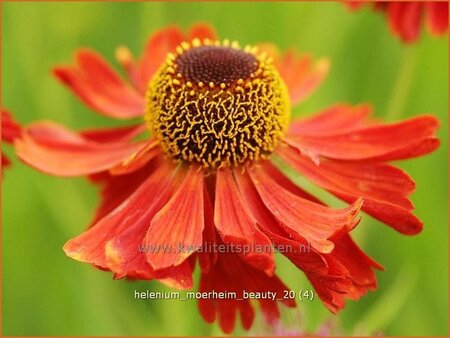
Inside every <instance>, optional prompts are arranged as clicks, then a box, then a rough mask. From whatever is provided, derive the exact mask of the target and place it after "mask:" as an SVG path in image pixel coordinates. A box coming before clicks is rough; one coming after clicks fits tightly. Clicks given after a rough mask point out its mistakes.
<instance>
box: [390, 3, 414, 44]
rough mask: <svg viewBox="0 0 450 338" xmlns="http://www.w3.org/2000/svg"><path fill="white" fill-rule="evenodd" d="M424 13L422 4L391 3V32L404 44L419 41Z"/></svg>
mask: <svg viewBox="0 0 450 338" xmlns="http://www.w3.org/2000/svg"><path fill="white" fill-rule="evenodd" d="M422 12H423V6H422V3H420V2H390V3H389V4H388V9H387V15H388V18H389V25H390V27H391V30H392V31H393V32H394V34H396V35H398V36H400V38H401V39H402V40H403V41H404V42H413V41H415V40H417V38H418V37H419V33H420V28H421V27H420V22H421V19H422V14H423V13H422Z"/></svg>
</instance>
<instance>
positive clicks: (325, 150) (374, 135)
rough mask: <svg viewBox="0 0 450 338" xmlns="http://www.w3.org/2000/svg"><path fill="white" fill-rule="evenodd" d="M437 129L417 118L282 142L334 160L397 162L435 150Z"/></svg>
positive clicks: (433, 122)
mask: <svg viewBox="0 0 450 338" xmlns="http://www.w3.org/2000/svg"><path fill="white" fill-rule="evenodd" d="M438 125H439V123H438V120H437V119H436V118H435V117H433V116H420V117H415V118H411V119H409V120H406V121H403V122H398V123H392V124H386V125H375V126H370V127H364V128H359V129H352V130H348V131H343V132H341V131H339V130H337V131H335V132H334V133H332V134H331V133H330V134H325V135H302V134H297V135H296V136H295V137H287V138H286V142H287V143H289V144H290V145H292V146H294V147H295V148H297V149H299V150H300V151H304V150H306V151H307V152H308V153H312V154H316V155H319V156H323V157H327V158H332V159H338V160H352V161H364V162H381V161H392V160H401V159H406V158H412V157H417V156H422V155H424V154H427V153H430V152H432V151H434V150H435V149H436V148H437V147H438V146H439V140H438V139H437V138H436V137H435V136H434V134H435V132H436V130H437V128H438Z"/></svg>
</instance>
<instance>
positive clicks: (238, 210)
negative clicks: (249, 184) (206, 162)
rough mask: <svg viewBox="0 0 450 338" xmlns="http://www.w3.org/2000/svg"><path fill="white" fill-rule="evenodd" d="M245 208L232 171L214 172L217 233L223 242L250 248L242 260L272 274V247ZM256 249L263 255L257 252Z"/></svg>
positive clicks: (273, 264) (273, 265)
mask: <svg viewBox="0 0 450 338" xmlns="http://www.w3.org/2000/svg"><path fill="white" fill-rule="evenodd" d="M244 206H245V202H244V201H243V199H242V197H241V195H240V194H239V191H238V189H237V187H236V182H235V181H234V178H233V174H232V171H231V170H228V169H226V170H219V171H217V181H216V200H215V209H214V223H215V224H216V228H217V230H218V232H219V233H220V235H221V237H222V239H223V240H224V242H226V243H229V242H231V243H234V244H236V245H238V246H239V247H240V248H241V249H250V252H248V253H245V252H244V253H243V259H245V260H246V261H247V262H248V263H249V264H252V265H253V266H255V267H256V268H259V269H261V270H264V271H266V272H267V273H268V274H270V275H271V274H273V271H274V269H275V262H274V258H273V252H272V251H271V250H270V251H269V249H271V246H272V244H271V242H270V240H269V239H268V238H267V236H265V235H264V234H263V233H262V232H261V231H259V230H258V228H257V225H256V223H257V221H256V219H255V218H254V217H253V215H252V214H250V213H249V212H248V210H246V208H245V207H244ZM257 247H260V248H262V249H263V250H264V252H262V253H259V252H256V248H257ZM253 248H255V250H254V249H253ZM266 251H267V252H266Z"/></svg>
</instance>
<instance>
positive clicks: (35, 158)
mask: <svg viewBox="0 0 450 338" xmlns="http://www.w3.org/2000/svg"><path fill="white" fill-rule="evenodd" d="M143 146H145V142H139V143H119V142H112V143H99V142H94V141H91V140H89V139H88V138H86V137H83V135H81V134H78V133H75V132H73V131H70V130H68V129H66V128H65V127H63V126H61V125H58V124H56V123H51V122H41V123H35V124H33V125H31V126H29V127H28V128H25V129H24V130H23V133H22V137H21V138H19V139H16V140H15V147H16V152H17V154H18V156H19V157H20V158H21V159H22V160H23V161H25V162H26V163H28V164H29V165H31V166H32V167H35V168H36V169H38V170H40V171H43V172H45V173H48V174H52V175H57V176H83V175H88V174H93V173H98V172H101V171H104V170H108V169H109V168H111V167H113V166H115V165H117V164H119V163H121V162H122V161H124V160H126V159H127V158H129V157H130V156H131V155H132V154H133V153H135V152H137V151H139V149H141V148H142V147H143Z"/></svg>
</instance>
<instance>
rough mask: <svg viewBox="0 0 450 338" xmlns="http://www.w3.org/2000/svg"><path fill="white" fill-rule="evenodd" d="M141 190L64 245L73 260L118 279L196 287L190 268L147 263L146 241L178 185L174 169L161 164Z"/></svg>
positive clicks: (142, 185) (168, 164)
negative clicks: (161, 267) (157, 268)
mask: <svg viewBox="0 0 450 338" xmlns="http://www.w3.org/2000/svg"><path fill="white" fill-rule="evenodd" d="M158 164H159V165H158V166H155V167H156V169H155V172H154V173H153V174H151V176H150V177H148V178H147V179H146V180H145V181H144V182H143V183H142V184H141V185H140V187H139V188H138V189H137V190H136V191H135V192H134V193H133V194H131V195H130V196H129V198H127V199H126V200H125V201H124V202H123V203H122V204H121V205H120V206H119V207H117V208H116V209H114V210H113V211H112V212H110V213H109V214H107V215H106V216H105V217H104V218H102V219H101V220H100V221H99V222H98V223H97V224H95V225H94V226H93V227H91V228H90V229H88V230H87V231H86V232H84V233H83V234H81V235H79V236H78V237H76V238H74V239H72V240H70V241H69V242H67V243H66V245H65V246H64V251H65V252H66V254H67V255H68V256H69V257H72V258H74V259H76V260H79V261H83V262H88V263H91V264H94V265H96V266H98V267H101V268H103V269H111V270H112V271H114V272H115V273H116V274H117V275H118V276H120V277H123V276H128V277H131V278H139V279H154V278H157V279H162V280H163V282H166V283H169V284H170V285H172V286H176V287H178V288H189V287H191V286H192V280H191V279H190V277H189V276H190V273H191V272H192V269H190V267H189V265H183V266H179V267H177V268H171V269H165V270H161V271H154V269H152V268H151V266H150V265H149V264H148V263H147V261H146V253H145V247H144V246H141V244H143V239H144V237H145V234H146V231H147V229H148V226H149V224H150V220H151V219H152V218H153V217H154V215H155V214H156V213H157V211H158V210H160V209H161V208H162V206H163V205H164V204H165V203H166V202H167V201H168V200H169V198H170V195H171V193H172V191H173V189H174V184H175V182H174V181H173V179H172V178H171V177H170V176H171V175H170V172H171V171H173V166H172V165H171V164H170V163H161V162H160V163H158Z"/></svg>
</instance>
